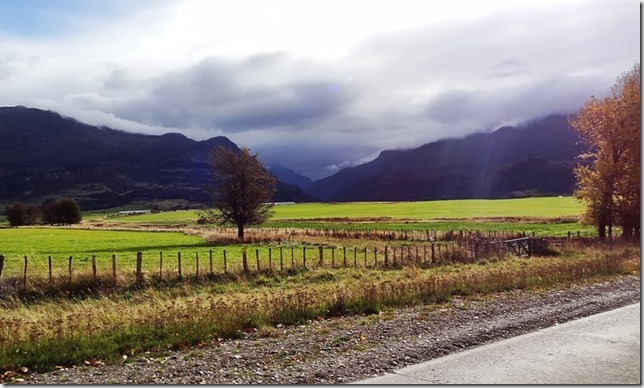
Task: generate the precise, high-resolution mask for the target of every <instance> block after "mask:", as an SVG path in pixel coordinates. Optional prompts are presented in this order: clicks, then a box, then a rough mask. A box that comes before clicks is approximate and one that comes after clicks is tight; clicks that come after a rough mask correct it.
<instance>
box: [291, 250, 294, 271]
mask: <svg viewBox="0 0 644 388" xmlns="http://www.w3.org/2000/svg"><path fill="white" fill-rule="evenodd" d="M294 251H295V248H293V247H291V269H293V268H295V253H293V252H294Z"/></svg>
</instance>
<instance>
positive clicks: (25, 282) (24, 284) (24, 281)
mask: <svg viewBox="0 0 644 388" xmlns="http://www.w3.org/2000/svg"><path fill="white" fill-rule="evenodd" d="M27 263H28V261H27V256H25V273H24V278H23V280H22V288H23V291H27Z"/></svg>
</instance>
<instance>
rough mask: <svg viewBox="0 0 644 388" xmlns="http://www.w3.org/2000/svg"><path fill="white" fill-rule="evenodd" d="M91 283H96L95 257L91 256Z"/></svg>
mask: <svg viewBox="0 0 644 388" xmlns="http://www.w3.org/2000/svg"><path fill="white" fill-rule="evenodd" d="M92 281H94V282H96V255H92Z"/></svg>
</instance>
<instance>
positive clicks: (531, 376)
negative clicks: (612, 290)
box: [354, 303, 641, 384]
mask: <svg viewBox="0 0 644 388" xmlns="http://www.w3.org/2000/svg"><path fill="white" fill-rule="evenodd" d="M640 363H641V355H640V304H639V303H637V304H634V305H630V306H626V307H622V308H619V309H616V310H612V311H607V312H604V313H601V314H597V315H593V316H590V317H586V318H581V319H579V320H575V321H570V322H566V323H563V324H561V325H558V326H553V327H549V328H547V329H543V330H540V331H536V332H533V333H529V334H525V335H521V336H518V337H514V338H510V339H507V340H503V341H499V342H496V343H492V344H489V345H485V346H481V347H479V348H475V349H470V350H466V351H463V352H460V353H455V354H451V355H448V356H445V357H441V358H437V359H434V360H431V361H428V362H425V363H422V364H418V365H413V366H410V367H407V368H403V369H399V370H397V371H395V372H394V373H391V374H389V373H388V374H386V375H384V376H381V377H376V378H372V379H368V380H363V381H358V382H355V383H354V384H641V374H640V365H641V364H640Z"/></svg>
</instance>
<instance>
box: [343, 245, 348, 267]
mask: <svg viewBox="0 0 644 388" xmlns="http://www.w3.org/2000/svg"><path fill="white" fill-rule="evenodd" d="M342 255H343V256H344V261H343V263H344V268H347V247H342Z"/></svg>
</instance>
